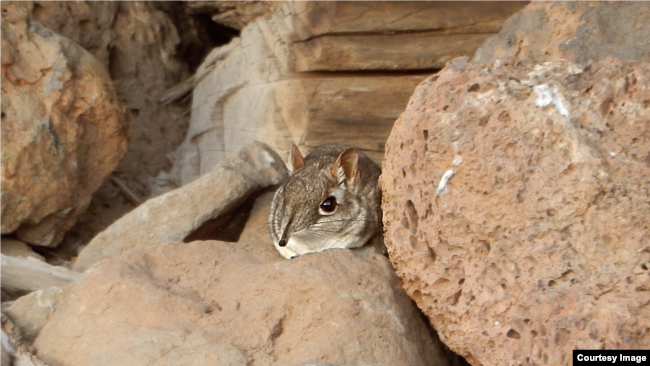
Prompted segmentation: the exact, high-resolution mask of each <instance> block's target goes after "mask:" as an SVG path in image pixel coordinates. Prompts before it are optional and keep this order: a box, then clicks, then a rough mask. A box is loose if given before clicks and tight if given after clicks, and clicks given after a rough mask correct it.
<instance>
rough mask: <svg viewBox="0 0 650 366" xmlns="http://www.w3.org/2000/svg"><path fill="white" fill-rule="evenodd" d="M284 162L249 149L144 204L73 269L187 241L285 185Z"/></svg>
mask: <svg viewBox="0 0 650 366" xmlns="http://www.w3.org/2000/svg"><path fill="white" fill-rule="evenodd" d="M286 175H287V171H286V167H285V166H284V163H283V161H282V160H281V159H280V157H279V156H278V155H277V154H276V153H275V152H274V151H272V150H270V149H269V148H268V146H266V145H264V144H262V143H254V144H251V145H248V146H246V147H244V148H242V149H240V150H239V151H237V152H236V153H234V154H232V155H231V156H230V158H229V159H227V160H224V161H222V162H221V163H220V164H219V165H217V166H215V167H214V169H213V170H212V171H211V172H210V173H208V174H205V175H203V176H202V177H201V178H200V179H197V180H196V181H194V182H192V183H191V184H188V185H186V186H184V187H182V188H179V189H177V190H174V191H171V192H168V193H166V194H164V195H162V196H158V197H155V198H153V199H150V200H149V201H147V202H145V203H144V204H142V205H141V206H139V207H138V208H136V209H135V210H133V211H131V212H129V213H128V214H127V215H125V216H124V217H122V218H121V219H119V220H118V221H117V222H115V223H114V224H113V225H111V226H110V227H109V228H108V229H106V230H105V231H103V232H101V233H100V234H99V235H97V236H96V237H95V238H94V239H93V240H92V241H91V242H90V243H89V244H88V246H87V247H86V248H85V249H84V250H83V251H82V252H81V254H80V255H79V258H78V259H77V262H76V263H75V265H74V268H75V269H76V270H78V271H85V270H86V269H88V267H90V266H91V265H93V264H94V263H96V262H98V261H99V260H101V259H103V258H106V257H112V256H115V255H117V254H120V253H125V252H127V251H130V250H133V249H142V248H148V247H153V246H158V245H162V244H165V243H167V242H170V241H183V240H184V239H185V238H186V237H187V236H188V235H190V234H191V233H192V232H193V231H195V230H196V229H198V228H199V227H200V226H201V225H202V224H203V223H205V222H206V221H208V220H212V219H216V218H217V217H219V216H221V215H223V214H226V213H228V212H229V211H231V210H232V209H233V208H234V207H237V205H239V204H240V203H241V202H243V200H245V199H246V198H247V197H248V196H249V195H250V194H252V193H253V192H256V191H258V190H261V189H263V188H266V187H268V186H271V185H276V184H279V183H280V182H282V181H283V180H284V179H286Z"/></svg>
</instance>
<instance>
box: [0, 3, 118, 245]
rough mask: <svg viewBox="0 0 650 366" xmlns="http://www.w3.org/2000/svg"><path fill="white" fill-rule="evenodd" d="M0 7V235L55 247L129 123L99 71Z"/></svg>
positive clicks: (13, 10)
mask: <svg viewBox="0 0 650 366" xmlns="http://www.w3.org/2000/svg"><path fill="white" fill-rule="evenodd" d="M27 12H28V10H27V8H25V7H24V6H22V5H21V3H2V19H3V22H2V49H3V52H2V65H3V70H4V71H3V73H2V85H3V94H2V194H3V196H2V233H3V234H5V233H11V232H14V231H16V234H17V236H18V238H19V239H20V240H22V241H25V242H27V243H30V244H35V245H43V246H55V245H57V244H58V243H59V242H60V241H61V239H62V237H63V234H64V233H65V231H66V230H68V229H69V228H70V227H71V226H72V225H73V224H74V222H75V220H76V218H77V216H78V215H79V214H80V213H81V212H83V211H84V210H85V209H86V207H87V206H88V204H89V202H90V198H91V195H92V193H93V192H94V191H95V190H96V189H97V188H98V187H99V185H100V184H101V183H102V181H103V180H104V178H105V177H106V175H108V174H109V173H110V172H111V171H112V170H113V169H114V168H115V166H116V165H117V163H118V161H119V159H120V158H121V157H122V155H123V154H124V151H125V150H126V145H127V139H126V138H127V136H126V135H127V130H128V125H129V124H128V117H127V116H126V114H125V113H124V112H125V111H124V108H123V105H122V104H121V102H120V100H119V98H118V97H117V94H116V93H115V90H114V88H113V86H112V84H111V82H110V79H109V76H108V74H107V73H106V71H105V70H104V69H103V67H102V65H101V64H100V63H98V62H97V60H96V59H95V58H94V57H93V56H92V55H90V54H89V53H88V52H86V51H85V50H83V49H82V48H81V47H79V46H78V45H76V44H74V43H72V42H70V41H69V40H67V39H65V38H63V37H60V36H58V35H56V34H55V33H53V32H52V31H50V30H49V29H47V28H45V27H43V26H41V25H40V24H38V23H36V22H31V21H30V20H29V18H28V14H27Z"/></svg>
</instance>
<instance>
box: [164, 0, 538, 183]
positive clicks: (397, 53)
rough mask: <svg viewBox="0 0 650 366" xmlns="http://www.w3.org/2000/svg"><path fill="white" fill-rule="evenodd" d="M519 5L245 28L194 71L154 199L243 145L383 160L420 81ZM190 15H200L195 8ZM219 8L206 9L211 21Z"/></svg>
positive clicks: (281, 21) (280, 13)
mask: <svg viewBox="0 0 650 366" xmlns="http://www.w3.org/2000/svg"><path fill="white" fill-rule="evenodd" d="M524 4H525V3H516V2H515V3H513V2H503V3H481V2H477V3H462V4H461V3H454V2H287V3H280V4H276V5H275V6H274V7H270V8H269V10H268V13H267V14H266V15H264V16H261V17H258V18H256V19H254V20H249V22H248V23H247V24H246V25H245V26H244V27H243V29H242V32H241V37H240V38H237V39H235V40H233V42H231V43H230V44H228V45H227V46H224V47H221V48H219V49H216V50H214V51H213V52H212V53H211V54H210V55H209V56H208V58H207V59H206V61H205V62H204V63H203V65H202V66H201V68H200V69H199V71H198V72H197V74H196V76H195V86H194V98H193V105H192V117H191V122H190V129H189V132H188V135H187V138H186V140H185V142H184V143H183V145H182V146H181V148H179V150H178V151H177V152H176V157H177V163H176V164H175V166H174V169H173V170H172V172H171V174H162V175H161V176H159V183H160V186H161V191H164V190H166V189H170V188H172V187H173V186H174V185H176V186H179V185H183V184H186V183H187V182H190V181H192V180H194V179H196V178H197V177H198V176H200V175H202V174H205V173H206V172H207V171H209V170H210V169H211V167H212V166H213V165H214V164H216V162H218V161H219V160H222V159H223V158H224V157H225V156H226V155H227V154H228V153H229V152H231V151H233V150H234V149H236V147H237V146H241V145H242V144H246V143H249V142H251V141H253V140H260V141H263V142H265V143H267V144H268V145H269V146H271V148H274V149H276V150H277V151H279V152H281V153H282V154H283V155H286V152H288V149H289V146H290V144H291V143H296V144H298V145H299V147H300V148H301V149H303V150H305V151H304V152H307V151H309V150H311V149H312V148H314V147H316V146H319V145H321V144H322V143H325V142H332V141H336V142H342V143H348V144H350V145H355V146H357V147H359V148H361V149H362V150H364V152H366V153H368V154H369V155H370V156H371V157H373V158H374V159H375V160H376V161H381V159H382V155H383V146H384V142H385V140H386V137H387V136H388V134H389V132H390V129H391V128H392V125H393V122H394V120H395V119H396V118H397V116H398V115H399V113H401V111H403V109H404V107H405V105H406V101H407V100H408V96H409V95H410V94H411V93H412V91H413V89H414V88H415V86H416V85H417V84H418V83H419V82H421V81H422V80H423V79H424V78H425V75H428V74H430V73H431V72H433V71H434V70H436V69H438V68H440V67H442V66H443V65H444V63H445V62H446V61H448V60H450V59H452V58H453V57H456V56H460V55H470V54H471V53H472V52H473V51H474V50H475V49H476V48H477V47H478V46H479V45H480V43H481V42H483V41H484V40H485V39H487V38H488V37H489V36H490V35H492V34H494V33H495V32H497V31H498V30H499V29H500V26H501V24H502V22H503V21H504V20H505V19H506V18H507V17H509V16H510V15H512V14H513V13H514V12H515V11H516V10H518V9H519V8H521V7H522V6H523V5H524ZM248 5H249V6H251V5H250V4H248ZM192 6H194V8H195V9H201V10H200V11H204V12H207V11H208V10H206V8H207V9H209V5H208V4H205V2H197V3H194V5H192ZM224 6H225V5H224ZM242 9H252V8H246V7H245V6H244V7H242ZM217 10H218V11H219V12H217ZM197 11H199V10H197ZM229 11H230V10H229V9H228V8H227V7H226V8H223V7H222V8H219V9H216V10H215V12H217V14H215V15H214V16H213V19H215V20H217V21H219V19H220V18H219V16H220V14H221V16H226V15H227V14H228V12H229ZM252 12H253V13H255V12H254V11H252ZM170 181H171V182H172V184H171V185H168V186H167V187H165V186H164V183H169V182H170Z"/></svg>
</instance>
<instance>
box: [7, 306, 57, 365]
mask: <svg viewBox="0 0 650 366" xmlns="http://www.w3.org/2000/svg"><path fill="white" fill-rule="evenodd" d="M5 365H7V366H9V365H14V366H47V365H46V364H45V363H43V362H42V361H41V360H39V359H38V358H37V357H36V356H35V355H34V348H33V347H31V346H30V345H29V344H28V343H26V342H25V341H24V340H23V337H22V335H21V334H20V329H18V327H16V326H15V325H14V324H13V323H12V322H11V320H10V319H9V318H8V317H7V316H6V315H5V314H4V313H3V314H2V366H5Z"/></svg>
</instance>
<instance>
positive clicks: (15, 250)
mask: <svg viewBox="0 0 650 366" xmlns="http://www.w3.org/2000/svg"><path fill="white" fill-rule="evenodd" d="M0 248H1V249H2V254H4V255H6V256H10V257H23V258H28V257H29V258H34V259H38V260H39V261H45V258H43V256H42V255H40V254H37V253H36V252H34V251H33V250H32V248H30V247H29V245H27V244H25V243H23V242H22V241H20V240H16V239H13V238H9V237H6V236H5V237H2V246H1V247H0Z"/></svg>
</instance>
